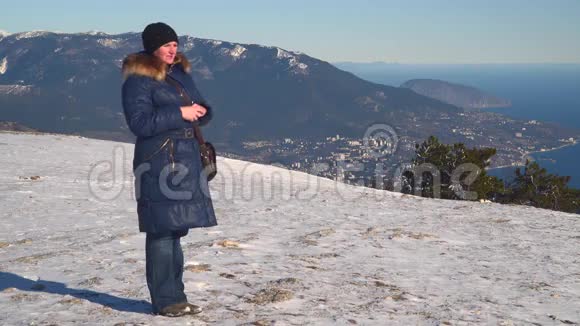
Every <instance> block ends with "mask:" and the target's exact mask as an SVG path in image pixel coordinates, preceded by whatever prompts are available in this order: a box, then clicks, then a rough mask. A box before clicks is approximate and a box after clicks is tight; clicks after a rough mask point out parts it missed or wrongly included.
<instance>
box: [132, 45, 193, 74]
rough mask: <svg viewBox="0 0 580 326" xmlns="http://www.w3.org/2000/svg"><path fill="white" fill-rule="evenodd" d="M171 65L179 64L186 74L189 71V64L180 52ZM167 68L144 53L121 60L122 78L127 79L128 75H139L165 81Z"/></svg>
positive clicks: (157, 59)
mask: <svg viewBox="0 0 580 326" xmlns="http://www.w3.org/2000/svg"><path fill="white" fill-rule="evenodd" d="M173 64H180V65H181V67H182V68H183V71H185V72H186V73H189V72H190V71H191V64H190V63H189V60H187V58H186V57H185V55H184V54H183V53H182V52H177V54H176V55H175V59H174V60H173ZM167 68H168V66H167V64H165V63H164V62H163V61H161V60H160V59H159V58H157V57H155V56H153V55H150V54H147V53H145V52H139V53H133V54H130V55H128V56H127V57H126V58H125V59H124V60H123V68H122V71H123V78H124V79H127V77H128V76H130V75H140V76H147V77H151V78H153V79H155V80H159V81H161V80H165V77H166V75H167Z"/></svg>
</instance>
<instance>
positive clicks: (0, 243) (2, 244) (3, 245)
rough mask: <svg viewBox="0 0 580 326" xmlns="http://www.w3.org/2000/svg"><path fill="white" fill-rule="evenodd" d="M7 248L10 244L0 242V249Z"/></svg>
mask: <svg viewBox="0 0 580 326" xmlns="http://www.w3.org/2000/svg"><path fill="white" fill-rule="evenodd" d="M8 246H10V243H8V242H4V241H0V248H6V247H8Z"/></svg>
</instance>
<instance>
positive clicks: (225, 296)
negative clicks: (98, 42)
mask: <svg viewBox="0 0 580 326" xmlns="http://www.w3.org/2000/svg"><path fill="white" fill-rule="evenodd" d="M132 150H133V146H132V145H130V144H122V143H115V142H109V141H100V140H94V139H86V138H81V137H74V136H63V135H38V134H37V135H35V134H18V133H0V205H1V206H0V207H1V209H0V220H1V227H0V324H1V325H67V324H90V325H134V324H140V325H142V324H146V325H163V324H172V325H188V324H193V325H203V324H206V323H209V324H214V323H217V324H226V325H239V324H244V323H248V324H250V323H253V324H254V325H270V324H276V325H302V324H328V325H335V324H338V325H349V324H361V325H473V324H482V325H559V324H578V323H580V251H579V250H578V248H579V245H580V232H578V231H579V230H578V225H579V222H580V219H579V217H578V216H577V215H573V214H565V213H558V212H553V211H549V210H541V209H535V208H530V207H521V206H508V205H497V204H482V203H475V202H461V201H446V200H433V199H424V198H419V197H414V196H407V195H401V194H397V193H391V192H385V191H378V190H373V189H368V188H362V187H354V186H349V185H345V184H341V183H337V182H334V181H332V180H328V179H324V178H317V177H314V176H309V175H307V174H304V173H300V172H294V171H289V170H285V169H281V168H277V167H273V166H265V165H259V164H253V163H248V162H244V161H238V160H232V159H226V158H222V157H220V158H219V162H218V169H219V171H220V174H219V175H218V177H216V179H215V180H213V181H212V182H211V191H212V196H213V199H214V205H215V209H216V215H217V217H218V223H219V224H220V225H219V226H217V227H213V228H207V229H195V230H191V231H190V234H189V235H188V236H187V237H185V238H183V240H182V244H183V248H184V253H185V257H186V265H187V272H186V273H185V275H184V279H185V282H186V293H187V295H188V298H189V299H190V301H191V302H193V303H196V304H199V305H201V306H203V308H204V312H203V313H202V314H200V315H197V316H190V317H183V318H179V319H169V318H165V317H160V316H153V315H151V314H150V310H149V309H150V308H149V305H148V303H147V301H148V300H149V295H148V291H147V287H146V284H145V277H144V274H145V271H144V268H145V261H144V235H143V234H141V233H139V232H138V229H137V216H136V210H135V208H136V205H135V202H134V195H133V179H132V173H131V161H132ZM218 150H219V149H218ZM260 178H262V179H261V180H260Z"/></svg>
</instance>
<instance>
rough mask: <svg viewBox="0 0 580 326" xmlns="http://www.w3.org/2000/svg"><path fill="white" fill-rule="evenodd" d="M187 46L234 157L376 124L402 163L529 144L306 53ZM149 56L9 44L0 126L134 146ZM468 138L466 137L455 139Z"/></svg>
mask: <svg viewBox="0 0 580 326" xmlns="http://www.w3.org/2000/svg"><path fill="white" fill-rule="evenodd" d="M179 41H180V48H181V50H182V51H183V52H184V53H185V55H186V56H187V57H188V58H189V60H190V61H191V63H192V68H193V72H192V75H193V77H194V79H195V81H196V83H197V84H198V86H199V88H200V90H201V93H202V94H203V95H204V96H205V97H206V99H208V100H209V102H210V103H211V104H212V105H213V107H214V108H215V113H216V114H215V115H214V120H213V122H212V123H211V124H209V125H208V127H207V128H206V130H207V131H206V134H207V137H208V139H212V140H213V141H214V142H215V143H219V144H220V145H219V147H220V148H222V149H224V150H226V151H232V152H235V151H237V152H241V151H243V149H241V148H243V146H242V145H241V144H242V142H244V141H261V140H280V139H283V138H285V137H290V138H299V137H300V138H305V139H309V140H315V141H319V140H321V139H325V138H326V137H328V136H335V135H337V134H340V135H341V136H345V137H353V138H358V139H362V137H363V136H364V134H365V132H366V131H367V129H368V127H369V126H370V125H373V124H376V123H380V124H387V125H389V126H391V127H392V128H393V129H394V130H395V131H396V132H397V134H398V136H399V138H400V139H406V141H407V143H408V144H411V145H410V146H405V147H400V149H401V150H405V152H403V153H402V156H405V155H406V154H409V153H411V152H412V150H413V144H412V143H413V142H421V141H423V140H424V139H426V138H427V137H429V136H431V135H435V136H438V137H439V138H440V139H442V140H444V141H446V142H464V143H466V144H467V145H469V146H476V145H477V146H481V145H482V144H486V142H487V143H489V142H490V138H489V136H490V135H501V137H502V138H501V139H500V140H497V139H496V140H494V143H493V144H490V145H492V146H495V145H496V144H497V143H508V142H512V143H519V141H520V139H516V137H515V134H514V133H513V132H512V131H511V130H509V128H508V127H504V126H505V124H504V123H502V122H504V121H505V120H506V119H504V118H501V117H498V116H497V115H493V114H492V113H486V112H479V113H477V114H478V116H472V115H473V113H469V112H468V113H464V112H463V109H460V108H458V107H456V106H453V105H450V104H446V103H443V102H441V101H438V100H435V99H431V98H428V97H426V96H422V95H420V94H417V93H415V92H413V91H412V90H410V89H404V88H399V87H391V86H386V85H379V84H374V83H371V82H368V81H365V80H362V79H360V78H358V77H356V76H355V75H353V74H351V73H348V72H345V71H342V70H340V69H337V68H336V67H334V66H333V65H331V64H329V63H328V62H325V61H322V60H319V59H316V58H313V57H311V56H308V55H306V54H304V53H301V52H296V51H291V50H288V49H282V48H279V47H275V46H263V45H257V44H242V43H234V42H227V41H220V40H212V39H201V38H196V37H192V36H187V35H185V36H181V37H180V39H179ZM141 49H142V44H141V36H140V34H139V33H124V34H115V35H111V34H107V33H103V32H99V31H91V32H86V33H75V34H70V33H57V32H48V31H33V32H24V33H14V34H10V35H7V36H5V37H3V38H2V39H0V85H1V88H0V120H6V121H14V122H18V123H21V124H23V125H27V126H29V127H31V128H34V129H38V130H43V131H50V132H63V133H82V134H83V135H86V136H91V137H97V138H106V139H115V140H125V141H132V140H133V139H134V136H133V135H132V134H131V133H130V132H129V130H128V128H127V125H126V122H125V119H124V117H123V114H122V108H121V83H122V79H121V78H122V77H121V73H120V67H121V64H122V60H123V58H124V57H125V56H126V55H127V54H129V53H132V52H137V51H140V50H141ZM23 87H24V88H23ZM15 90H18V91H15ZM502 119H503V120H504V121H500V122H498V120H502ZM481 121H492V122H491V123H481ZM510 123H511V122H510ZM458 126H460V127H458ZM458 128H462V129H464V130H466V132H465V133H454V132H452V130H455V129H458ZM536 129H537V132H536V130H534V135H536V134H538V135H540V136H539V137H541V139H546V140H547V141H548V142H550V141H552V142H557V140H558V139H568V138H570V137H572V138H577V136H578V131H570V130H565V129H563V128H560V127H559V126H549V125H548V124H545V125H543V126H542V127H541V128H536ZM472 133H473V134H477V136H478V137H479V139H478V140H477V141H475V138H474V137H473V136H472V135H471V134H472ZM470 137H471V138H470ZM524 145H525V144H522V145H521V146H524Z"/></svg>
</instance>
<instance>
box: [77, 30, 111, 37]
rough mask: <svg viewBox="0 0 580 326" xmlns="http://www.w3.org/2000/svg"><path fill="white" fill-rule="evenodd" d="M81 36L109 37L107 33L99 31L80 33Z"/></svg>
mask: <svg viewBox="0 0 580 326" xmlns="http://www.w3.org/2000/svg"><path fill="white" fill-rule="evenodd" d="M79 34H81V35H99V36H105V35H109V34H107V33H105V32H101V31H97V30H92V31H88V32H85V33H79Z"/></svg>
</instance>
